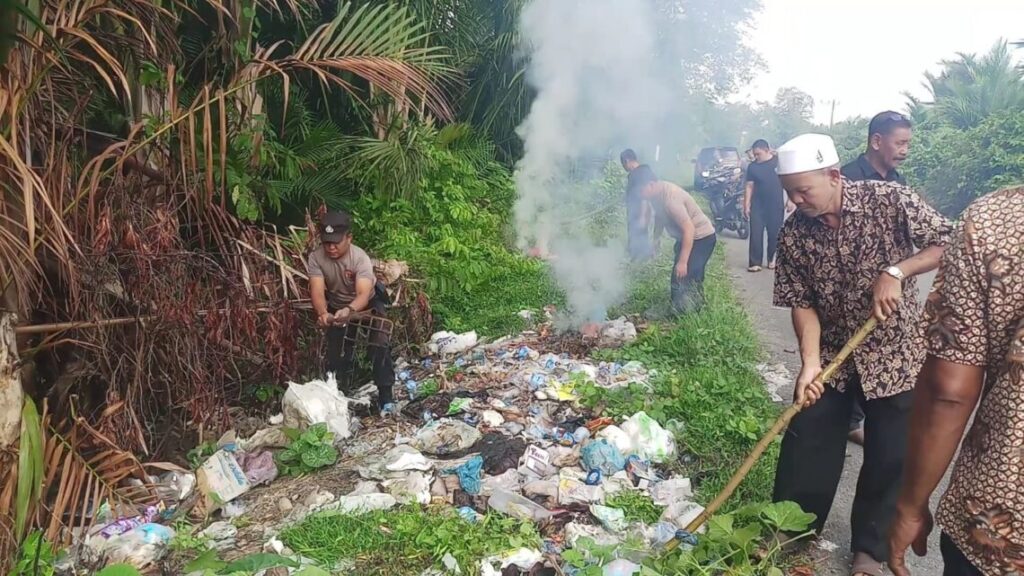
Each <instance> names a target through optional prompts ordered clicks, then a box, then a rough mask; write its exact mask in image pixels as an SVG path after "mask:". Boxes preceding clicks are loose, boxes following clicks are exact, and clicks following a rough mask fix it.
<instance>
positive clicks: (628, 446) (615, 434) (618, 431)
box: [595, 426, 635, 456]
mask: <svg viewBox="0 0 1024 576" xmlns="http://www.w3.org/2000/svg"><path fill="white" fill-rule="evenodd" d="M595 438H597V439H598V440H607V441H609V442H611V443H612V445H613V446H615V447H616V448H618V449H619V452H622V454H623V455H625V456H629V455H630V454H633V453H634V452H635V450H634V444H633V440H632V438H630V437H629V434H626V432H625V431H624V430H623V429H622V428H619V427H618V426H606V427H604V428H602V429H601V430H600V431H599V432H598V433H597V436H595Z"/></svg>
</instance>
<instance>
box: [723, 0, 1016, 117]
mask: <svg viewBox="0 0 1024 576" xmlns="http://www.w3.org/2000/svg"><path fill="white" fill-rule="evenodd" d="M762 1H763V3H764V11H763V13H762V14H760V15H759V16H758V17H757V18H755V21H754V26H755V28H754V29H753V30H751V31H750V33H749V44H750V46H752V47H754V48H755V49H757V50H759V51H760V53H761V55H762V57H763V58H764V59H765V61H766V62H767V63H768V70H766V71H764V72H762V73H761V74H760V75H759V76H758V77H757V79H756V80H755V82H754V83H753V84H752V85H751V86H750V88H749V89H747V90H744V91H743V92H741V93H740V94H739V95H738V97H739V98H740V99H742V100H748V101H757V100H771V99H772V98H773V97H774V95H775V92H776V91H777V90H778V89H779V88H780V87H783V86H796V87H797V88H800V89H801V90H803V91H805V92H807V93H809V94H811V95H812V96H814V98H815V100H816V102H815V117H816V119H817V120H818V121H821V122H828V119H829V112H830V108H831V101H832V100H833V99H835V100H836V101H837V102H836V120H840V119H842V118H845V117H848V116H856V115H862V116H871V115H873V114H874V113H876V112H880V111H882V110H886V109H895V110H903V108H904V105H905V103H906V99H905V98H903V96H902V95H901V93H902V92H903V91H904V90H909V91H911V92H913V93H915V94H918V95H924V94H925V93H926V92H925V91H924V90H923V89H922V88H921V81H922V79H923V76H922V73H923V72H924V71H925V70H932V71H934V70H936V69H937V68H938V65H937V62H938V61H939V60H942V59H943V58H952V57H954V55H955V53H956V52H985V51H987V50H988V49H989V48H990V47H991V46H992V45H993V44H994V43H995V42H996V40H997V39H999V38H1000V37H1003V38H1007V39H1009V40H1011V41H1014V40H1024V0H762ZM1018 52H1019V54H1020V55H1024V49H1021V50H1019V51H1018Z"/></svg>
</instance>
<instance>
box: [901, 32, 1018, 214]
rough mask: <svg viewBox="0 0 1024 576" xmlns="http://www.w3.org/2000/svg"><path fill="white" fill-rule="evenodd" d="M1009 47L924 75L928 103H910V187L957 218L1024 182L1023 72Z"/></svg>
mask: <svg viewBox="0 0 1024 576" xmlns="http://www.w3.org/2000/svg"><path fill="white" fill-rule="evenodd" d="M1013 52H1014V50H1013V49H1012V48H1010V47H1009V46H1008V45H1007V43H1006V42H1005V41H999V42H997V43H996V44H995V45H994V46H993V47H992V49H991V50H990V51H989V52H988V53H986V54H983V55H980V56H979V55H975V54H958V55H957V57H956V58H955V59H952V60H945V61H943V62H942V69H941V70H940V71H939V72H938V73H937V74H925V86H926V87H927V88H928V91H929V93H930V94H931V101H917V100H911V102H910V111H911V113H912V114H913V116H914V119H915V121H916V122H917V127H916V129H915V135H914V138H915V141H914V145H913V149H912V152H911V156H910V162H909V164H908V166H907V172H908V176H909V178H910V180H911V183H912V184H914V185H916V186H919V187H920V188H921V189H922V190H923V191H924V193H925V194H927V195H928V197H929V199H930V200H931V201H932V202H933V203H935V205H936V206H937V207H939V208H940V209H942V210H944V211H945V212H946V213H948V214H951V215H956V214H959V213H960V211H962V210H963V209H964V208H965V207H966V206H967V204H969V203H970V202H971V201H972V200H974V199H975V198H977V197H979V196H982V195H984V194H986V193H988V192H991V191H993V190H996V189H998V188H1002V187H1005V186H1009V185H1013V184H1019V183H1021V182H1024V68H1022V67H1021V65H1020V64H1018V63H1017V62H1016V61H1015V59H1014V57H1013V56H1014V55H1013Z"/></svg>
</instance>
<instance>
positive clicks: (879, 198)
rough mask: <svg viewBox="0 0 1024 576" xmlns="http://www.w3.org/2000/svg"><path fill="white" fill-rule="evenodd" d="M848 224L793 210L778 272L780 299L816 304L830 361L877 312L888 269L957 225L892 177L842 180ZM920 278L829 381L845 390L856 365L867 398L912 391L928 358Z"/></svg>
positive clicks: (824, 355) (942, 239)
mask: <svg viewBox="0 0 1024 576" xmlns="http://www.w3.org/2000/svg"><path fill="white" fill-rule="evenodd" d="M841 220H842V224H841V225H840V227H839V228H838V229H833V228H830V227H829V226H827V225H826V224H825V223H824V222H822V221H820V220H818V219H816V218H811V217H808V216H804V215H803V214H801V213H800V212H797V213H795V214H793V216H792V217H790V218H789V220H787V221H786V224H785V225H784V226H783V228H782V234H781V236H780V238H779V248H778V256H777V258H776V263H777V269H776V271H775V305H776V306H785V307H787V308H812V309H814V310H815V311H816V312H817V313H818V318H819V320H820V322H821V359H822V362H823V363H827V362H829V361H831V360H832V358H834V357H835V355H836V354H838V353H839V350H841V349H842V347H843V344H845V343H846V341H847V340H848V339H849V338H850V337H851V336H853V334H854V332H856V331H857V329H858V328H859V327H860V326H861V324H863V323H864V322H865V321H866V320H867V319H868V318H869V317H870V316H871V313H872V300H873V296H872V295H873V289H874V286H875V282H876V281H877V280H878V277H879V275H881V274H882V270H884V269H885V268H888V267H889V266H893V265H895V264H898V263H899V262H901V261H903V260H906V259H907V258H909V257H910V256H913V254H914V247H915V246H917V248H925V247H928V246H935V245H944V244H946V242H948V241H949V239H950V237H951V236H952V233H953V229H954V227H953V224H952V223H951V222H950V221H949V220H947V219H946V218H944V217H943V216H942V215H941V214H939V213H938V212H936V211H935V210H934V209H933V208H931V207H930V206H928V204H926V203H925V202H924V200H922V199H921V197H920V196H918V195H917V194H916V193H914V191H912V190H911V189H910V188H907V187H906V186H901V185H899V184H895V183H891V182H879V181H872V180H866V181H862V182H852V181H850V180H847V179H845V178H844V179H843V206H842V214H841ZM921 332H922V331H921V324H920V311H919V308H918V292H917V283H916V281H915V280H914V279H913V278H909V279H907V280H906V281H905V282H904V283H903V300H902V302H900V305H899V308H898V310H897V311H896V313H894V314H893V315H892V316H890V317H889V318H888V319H887V320H886V321H885V322H884V323H882V324H880V325H879V326H878V328H876V329H875V331H874V332H873V333H871V335H869V336H868V337H867V339H866V340H864V343H863V344H861V345H860V347H858V348H857V349H856V350H855V351H854V353H853V362H852V365H851V363H850V362H847V363H846V365H844V366H843V368H842V369H840V371H839V373H837V374H836V375H835V377H834V378H833V379H832V380H831V384H832V385H833V386H835V387H836V389H837V390H839V391H844V390H845V389H846V385H847V383H848V382H849V380H850V378H851V377H853V375H854V372H853V370H854V369H856V374H857V375H859V376H860V381H861V386H862V388H863V389H864V395H865V397H866V398H867V399H868V400H871V399H874V398H885V397H888V396H894V395H896V394H900V393H902V392H906V391H908V390H911V389H912V388H913V387H914V380H915V379H916V378H917V372H918V370H919V369H920V367H921V364H922V362H924V354H925V350H924V343H923V341H922V333H921Z"/></svg>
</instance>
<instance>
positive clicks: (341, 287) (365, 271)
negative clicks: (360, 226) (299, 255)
mask: <svg viewBox="0 0 1024 576" xmlns="http://www.w3.org/2000/svg"><path fill="white" fill-rule="evenodd" d="M306 271H307V272H308V273H309V277H310V278H313V277H316V276H319V277H321V278H323V279H324V284H326V285H327V304H328V306H330V308H331V309H333V310H339V309H341V308H344V307H345V306H348V305H349V304H351V303H352V301H353V300H355V298H356V280H357V279H359V278H366V279H367V280H370V281H371V282H376V280H377V277H376V276H374V274H373V262H371V261H370V257H369V256H367V254H366V252H364V251H363V249H362V248H360V247H358V246H355V245H353V246H351V247H349V249H348V252H346V253H345V255H344V256H342V257H341V258H337V259H335V258H331V257H330V256H328V255H327V253H326V252H324V247H323V246H319V247H317V249H316V250H314V251H313V252H311V253H310V254H309V257H308V258H307V259H306Z"/></svg>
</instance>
